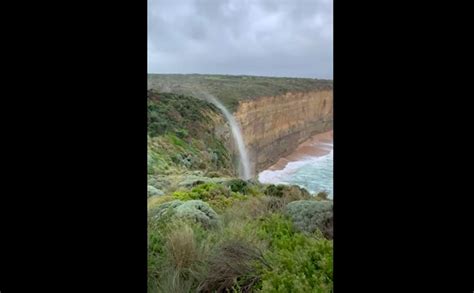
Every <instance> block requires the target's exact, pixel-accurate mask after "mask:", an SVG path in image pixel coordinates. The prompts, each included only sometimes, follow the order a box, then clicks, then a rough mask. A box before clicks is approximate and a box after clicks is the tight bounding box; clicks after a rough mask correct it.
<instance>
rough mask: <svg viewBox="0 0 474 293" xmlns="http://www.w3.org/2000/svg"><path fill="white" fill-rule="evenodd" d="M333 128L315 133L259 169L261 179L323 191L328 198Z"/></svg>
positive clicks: (330, 181)
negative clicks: (275, 161)
mask: <svg viewBox="0 0 474 293" xmlns="http://www.w3.org/2000/svg"><path fill="white" fill-rule="evenodd" d="M332 150H333V131H332V130H331V131H328V132H324V133H320V134H316V135H314V136H312V137H310V138H309V139H308V140H307V141H305V142H304V143H302V144H301V145H300V146H298V148H297V149H296V150H295V151H294V152H293V153H291V154H290V155H288V156H286V157H284V158H281V159H280V160H278V162H277V163H276V164H274V165H273V166H271V167H270V168H268V169H267V170H265V171H262V172H260V174H259V176H258V178H259V181H260V182H261V183H272V184H296V185H299V186H301V187H304V188H306V189H307V190H308V191H309V192H310V193H313V194H315V193H318V192H321V191H326V192H327V193H328V195H329V198H332V189H333V187H332V186H333V151H332Z"/></svg>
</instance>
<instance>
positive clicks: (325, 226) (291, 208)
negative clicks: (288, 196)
mask: <svg viewBox="0 0 474 293" xmlns="http://www.w3.org/2000/svg"><path fill="white" fill-rule="evenodd" d="M285 213H286V214H287V215H288V216H289V217H290V218H291V220H292V221H293V223H294V225H295V227H296V228H297V229H298V230H300V231H304V232H307V233H313V232H314V231H315V230H316V229H319V230H321V232H323V234H324V235H325V236H326V237H328V238H332V217H333V204H332V202H331V201H315V200H298V201H293V202H290V203H289V204H288V205H287V206H286V208H285Z"/></svg>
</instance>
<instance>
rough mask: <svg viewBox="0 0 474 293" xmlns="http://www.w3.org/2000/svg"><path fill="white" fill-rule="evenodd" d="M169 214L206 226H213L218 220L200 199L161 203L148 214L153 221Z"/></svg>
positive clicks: (213, 212) (215, 214)
mask: <svg viewBox="0 0 474 293" xmlns="http://www.w3.org/2000/svg"><path fill="white" fill-rule="evenodd" d="M170 215H172V216H174V217H177V218H181V219H187V220H191V221H194V222H197V223H200V224H201V225H203V226H204V227H206V228H211V227H215V226H216V225H217V224H218V221H219V217H218V215H217V213H216V212H215V211H214V210H213V209H212V208H211V207H210V206H209V205H208V204H207V203H205V202H203V201H201V200H189V201H184V202H183V201H181V200H174V201H170V202H166V203H164V204H161V205H159V206H157V207H156V208H153V209H151V210H150V211H149V216H150V217H151V219H153V220H155V221H160V220H162V219H163V218H164V217H166V216H170Z"/></svg>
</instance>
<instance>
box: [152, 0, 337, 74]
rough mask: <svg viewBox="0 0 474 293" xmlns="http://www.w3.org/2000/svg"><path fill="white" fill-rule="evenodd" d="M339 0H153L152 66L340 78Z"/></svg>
mask: <svg viewBox="0 0 474 293" xmlns="http://www.w3.org/2000/svg"><path fill="white" fill-rule="evenodd" d="M332 7H333V2H332V0H311V1H308V0H254V1H246V0H204V1H199V0H148V72H149V73H215V74H246V75H263V76H288V77H312V78H328V79H332V77H333V17H332V14H333V9H332Z"/></svg>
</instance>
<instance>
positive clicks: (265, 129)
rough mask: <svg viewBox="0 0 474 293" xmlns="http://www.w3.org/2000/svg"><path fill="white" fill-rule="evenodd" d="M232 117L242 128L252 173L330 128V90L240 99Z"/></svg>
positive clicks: (331, 108) (331, 107)
mask: <svg viewBox="0 0 474 293" xmlns="http://www.w3.org/2000/svg"><path fill="white" fill-rule="evenodd" d="M234 116H235V118H236V119H237V121H238V122H239V123H240V125H241V128H242V133H243V136H244V140H245V144H246V146H247V150H248V152H249V157H250V164H251V170H252V172H253V174H252V175H256V174H257V173H258V172H260V171H262V170H264V169H266V168H268V167H270V166H271V165H272V164H274V163H276V162H277V161H278V159H279V158H281V157H284V156H287V155H289V154H290V153H291V152H292V151H294V150H295V149H296V148H297V147H298V145H299V144H301V143H302V142H304V141H305V140H307V139H308V138H309V137H310V136H312V135H314V134H317V133H321V132H325V131H328V130H331V129H332V125H333V92H332V90H319V91H309V92H289V93H286V94H283V95H278V96H264V97H258V98H255V99H250V100H243V101H240V103H239V105H238V107H237V110H236V111H235V112H234Z"/></svg>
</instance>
